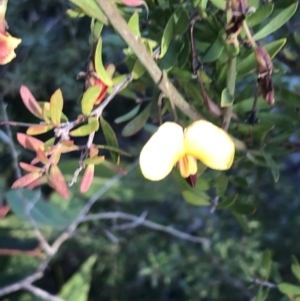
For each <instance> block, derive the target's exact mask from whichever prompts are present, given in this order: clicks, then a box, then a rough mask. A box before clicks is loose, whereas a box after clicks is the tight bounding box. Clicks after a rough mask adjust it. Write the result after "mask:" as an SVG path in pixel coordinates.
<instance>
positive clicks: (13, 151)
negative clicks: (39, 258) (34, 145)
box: [0, 95, 51, 254]
mask: <svg viewBox="0 0 300 301" xmlns="http://www.w3.org/2000/svg"><path fill="white" fill-rule="evenodd" d="M0 98H1V99H0V103H1V109H2V115H3V120H4V122H8V116H7V113H6V107H5V104H4V101H3V96H2V95H1V96H0ZM5 128H6V132H7V135H8V137H9V141H8V145H9V148H10V151H11V156H12V160H13V166H14V171H15V175H16V177H17V178H21V176H22V174H21V170H20V167H19V164H18V153H17V150H16V148H15V145H14V142H13V137H12V132H11V130H10V127H9V125H8V124H5ZM19 193H20V198H21V199H22V202H23V206H24V210H25V213H26V215H27V217H28V219H29V222H30V224H31V227H32V229H33V231H34V234H35V236H36V238H37V239H38V240H39V242H40V243H41V246H42V248H43V250H44V251H45V252H46V253H47V254H51V248H50V246H49V244H48V242H47V240H46V239H45V237H44V236H43V234H42V233H41V231H40V230H39V228H38V226H37V224H36V222H35V220H34V219H33V218H32V216H31V214H30V210H31V209H30V208H29V204H28V202H27V201H26V199H25V198H24V196H23V194H22V192H21V190H20V191H19ZM37 197H38V198H39V197H40V196H37Z"/></svg>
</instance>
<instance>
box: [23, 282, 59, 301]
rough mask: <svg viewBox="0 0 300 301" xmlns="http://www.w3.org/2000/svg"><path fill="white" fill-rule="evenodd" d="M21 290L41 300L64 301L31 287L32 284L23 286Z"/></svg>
mask: <svg viewBox="0 0 300 301" xmlns="http://www.w3.org/2000/svg"><path fill="white" fill-rule="evenodd" d="M23 288H24V289H25V290H27V291H28V292H30V293H32V294H33V295H35V296H37V297H40V298H43V299H45V300H49V301H65V300H64V299H62V298H60V297H57V296H54V295H51V294H49V293H47V292H46V291H44V290H42V289H40V288H38V287H36V286H34V285H32V284H24V286H23Z"/></svg>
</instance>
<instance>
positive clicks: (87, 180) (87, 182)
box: [80, 164, 95, 193]
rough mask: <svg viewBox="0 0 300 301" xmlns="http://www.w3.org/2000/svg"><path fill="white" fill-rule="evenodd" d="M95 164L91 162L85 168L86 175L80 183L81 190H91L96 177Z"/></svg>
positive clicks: (82, 191) (83, 191)
mask: <svg viewBox="0 0 300 301" xmlns="http://www.w3.org/2000/svg"><path fill="white" fill-rule="evenodd" d="M94 169H95V165H93V164H89V165H88V166H87V168H86V169H85V172H84V175H83V177H82V180H81V184H80V192H81V193H85V192H87V191H88V190H89V188H90V186H91V184H92V182H93V178H94Z"/></svg>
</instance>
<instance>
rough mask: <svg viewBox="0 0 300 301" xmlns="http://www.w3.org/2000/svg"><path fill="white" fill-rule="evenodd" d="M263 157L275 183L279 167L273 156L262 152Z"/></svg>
mask: <svg viewBox="0 0 300 301" xmlns="http://www.w3.org/2000/svg"><path fill="white" fill-rule="evenodd" d="M263 154H264V158H265V160H266V162H267V164H268V166H269V167H270V168H271V173H272V175H273V178H274V182H275V183H276V182H277V181H278V180H279V168H278V165H277V163H276V162H275V161H274V160H273V158H272V157H271V156H270V155H269V154H268V153H265V152H264V153H263Z"/></svg>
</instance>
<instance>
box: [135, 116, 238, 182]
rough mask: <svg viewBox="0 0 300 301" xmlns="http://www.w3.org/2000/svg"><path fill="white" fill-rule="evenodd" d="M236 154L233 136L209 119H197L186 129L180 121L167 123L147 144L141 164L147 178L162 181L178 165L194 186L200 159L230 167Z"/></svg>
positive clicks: (214, 166)
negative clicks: (178, 122)
mask: <svg viewBox="0 0 300 301" xmlns="http://www.w3.org/2000/svg"><path fill="white" fill-rule="evenodd" d="M234 153H235V148H234V143H233V141H232V139H231V138H230V136H229V135H228V134H227V133H226V132H225V131H224V130H223V129H221V128H219V127H217V126H215V125H214V124H212V123H210V122H208V121H205V120H198V121H195V122H194V123H192V124H191V125H190V126H188V127H187V128H186V129H184V130H183V128H182V127H181V126H180V125H178V124H177V123H174V122H165V123H164V124H163V125H161V126H160V127H159V129H158V130H157V132H156V133H155V134H154V135H153V136H152V137H151V138H150V139H149V141H148V142H147V143H146V145H145V146H144V147H143V149H142V151H141V154H140V167H141V171H142V174H143V175H144V177H145V178H147V179H149V180H151V181H159V180H162V179H163V178H165V177H166V176H167V175H168V174H169V173H170V172H171V170H172V168H173V166H174V165H175V164H178V168H179V171H180V174H181V176H182V177H183V178H186V179H188V180H189V181H190V184H191V185H192V186H194V185H195V182H196V175H197V159H198V160H200V161H201V162H202V163H203V164H205V165H206V166H207V167H209V168H212V169H216V170H226V169H229V168H230V167H231V165H232V162H233V159H234Z"/></svg>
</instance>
